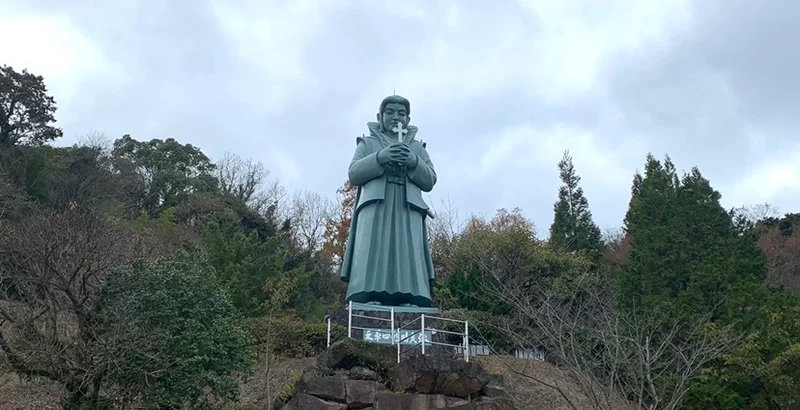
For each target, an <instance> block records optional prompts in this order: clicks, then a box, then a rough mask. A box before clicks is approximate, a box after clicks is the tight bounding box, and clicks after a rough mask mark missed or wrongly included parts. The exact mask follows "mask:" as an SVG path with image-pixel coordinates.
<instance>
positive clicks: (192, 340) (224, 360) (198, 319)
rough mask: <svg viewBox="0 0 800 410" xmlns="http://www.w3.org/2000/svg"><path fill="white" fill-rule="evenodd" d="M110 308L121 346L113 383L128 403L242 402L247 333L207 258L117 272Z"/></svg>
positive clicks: (108, 293)
mask: <svg viewBox="0 0 800 410" xmlns="http://www.w3.org/2000/svg"><path fill="white" fill-rule="evenodd" d="M103 301H104V303H105V306H104V307H103V309H102V311H101V312H103V313H102V315H101V317H102V319H103V320H105V321H106V322H107V323H109V328H110V329H113V334H112V336H113V338H112V340H118V341H119V343H112V344H110V345H109V348H110V349H111V350H112V352H111V354H112V355H114V356H115V357H118V358H119V359H120V360H119V361H118V363H119V366H120V368H119V369H116V370H115V371H114V372H112V373H111V376H110V382H112V383H113V384H114V385H116V386H118V388H119V389H120V390H121V391H123V392H126V393H127V395H128V397H136V396H137V395H141V396H140V398H141V401H142V404H143V405H144V406H145V407H149V408H155V407H158V408H181V407H182V406H184V405H190V406H191V407H193V408H198V407H208V406H210V404H211V402H209V400H208V396H209V395H210V396H211V397H213V399H214V400H216V401H226V400H234V399H236V398H237V396H238V385H237V381H236V378H235V375H236V374H237V373H239V372H246V371H249V370H250V366H251V358H250V353H249V350H248V346H247V338H246V333H245V332H244V330H243V329H242V328H241V327H240V326H239V319H238V316H237V314H236V311H235V309H234V307H233V304H232V303H231V302H230V300H229V299H228V297H227V296H226V294H225V293H224V292H223V291H222V289H221V287H220V286H219V283H218V281H217V279H216V277H215V274H214V271H213V269H212V268H211V267H210V266H209V265H208V264H207V263H205V261H204V258H203V256H202V255H200V254H197V253H187V252H182V251H181V252H178V253H176V254H175V255H174V256H173V257H170V258H168V259H162V260H160V261H158V262H155V263H148V262H144V261H142V262H138V263H135V264H133V265H132V266H127V267H124V268H120V269H115V270H114V271H112V274H111V275H110V277H109V279H108V282H107V285H106V289H105V295H104V298H103ZM121 325H122V326H121ZM134 342H135V344H132V343H134Z"/></svg>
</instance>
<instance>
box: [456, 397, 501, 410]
mask: <svg viewBox="0 0 800 410" xmlns="http://www.w3.org/2000/svg"><path fill="white" fill-rule="evenodd" d="M448 409H450V410H514V405H513V404H512V402H511V401H510V400H509V399H506V398H488V397H480V398H478V399H477V400H475V401H472V402H469V403H463V404H460V405H457V406H452V407H448Z"/></svg>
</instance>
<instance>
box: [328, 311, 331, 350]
mask: <svg viewBox="0 0 800 410" xmlns="http://www.w3.org/2000/svg"><path fill="white" fill-rule="evenodd" d="M328 347H331V318H328Z"/></svg>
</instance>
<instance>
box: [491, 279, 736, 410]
mask: <svg viewBox="0 0 800 410" xmlns="http://www.w3.org/2000/svg"><path fill="white" fill-rule="evenodd" d="M575 279H576V280H575V281H574V282H573V290H576V289H577V290H579V291H580V293H581V294H582V295H584V297H582V298H580V299H575V298H565V297H564V296H565V295H564V294H563V293H562V292H560V291H559V289H558V287H555V288H546V287H538V286H531V287H525V286H521V285H522V284H521V283H520V282H519V281H514V280H504V281H500V280H494V281H491V282H482V283H481V286H482V287H483V289H484V290H485V291H486V292H487V296H488V297H493V298H498V299H499V300H502V301H503V302H504V303H506V304H507V305H508V306H510V313H509V315H508V317H509V318H510V319H509V320H507V321H505V322H500V321H496V324H495V326H498V327H499V328H500V329H501V331H502V332H503V333H504V334H505V335H506V337H507V338H508V339H509V340H513V341H514V342H515V343H516V345H517V346H518V347H519V348H520V349H536V350H541V349H544V351H545V360H546V361H548V362H549V363H551V364H554V365H556V366H557V367H558V369H559V370H560V371H561V372H562V373H563V374H564V376H565V377H563V379H567V380H571V381H572V382H573V383H574V384H575V385H577V387H578V389H579V392H580V393H581V395H582V396H583V397H582V399H583V400H580V401H577V400H574V399H572V400H571V399H570V397H569V395H568V394H567V391H566V388H567V387H566V386H563V385H561V384H559V382H558V379H555V380H554V381H553V382H549V381H547V380H546V379H545V378H543V377H540V375H539V374H537V373H536V372H535V371H533V372H530V371H526V370H525V369H519V368H512V369H511V371H512V372H514V373H516V374H517V375H520V376H523V377H525V378H527V379H530V380H532V381H534V382H536V383H539V384H541V385H544V386H546V387H549V388H551V389H554V390H555V391H557V392H558V393H559V394H560V395H561V397H562V398H563V399H564V400H565V401H566V402H567V403H568V405H569V406H570V407H571V408H572V409H574V410H578V409H596V410H614V409H630V410H639V409H670V410H675V409H682V408H684V406H685V404H686V400H685V399H686V394H687V392H689V390H690V389H691V387H692V385H691V382H692V380H693V379H694V378H696V377H697V376H698V375H699V374H700V372H701V371H702V369H703V367H704V366H705V365H707V364H708V363H711V362H712V361H714V360H717V359H719V358H721V357H722V356H723V355H724V354H726V353H728V352H730V351H731V350H732V349H734V348H735V347H736V346H738V345H739V343H740V342H741V339H742V338H741V337H740V336H739V335H737V334H736V332H735V331H733V329H731V328H730V327H728V328H714V327H713V326H712V323H711V321H710V315H700V316H695V317H691V316H682V317H668V316H664V315H661V314H660V313H659V312H657V311H644V310H632V311H620V310H617V309H615V308H614V307H613V305H612V303H610V302H611V299H610V298H609V297H608V294H609V293H611V292H613V287H612V284H611V283H609V282H607V281H602V280H601V281H600V282H598V281H597V277H596V276H592V275H580V276H578V277H576V278H575ZM709 408H710V407H709Z"/></svg>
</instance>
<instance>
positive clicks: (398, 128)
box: [392, 122, 408, 142]
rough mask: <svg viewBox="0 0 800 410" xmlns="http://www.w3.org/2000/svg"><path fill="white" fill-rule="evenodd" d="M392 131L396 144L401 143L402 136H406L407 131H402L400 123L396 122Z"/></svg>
mask: <svg viewBox="0 0 800 410" xmlns="http://www.w3.org/2000/svg"><path fill="white" fill-rule="evenodd" d="M392 131H394V132H396V133H397V142H403V135H405V134H408V130H405V129H403V123H402V122H398V123H397V126H396V127H394V128H392Z"/></svg>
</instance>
